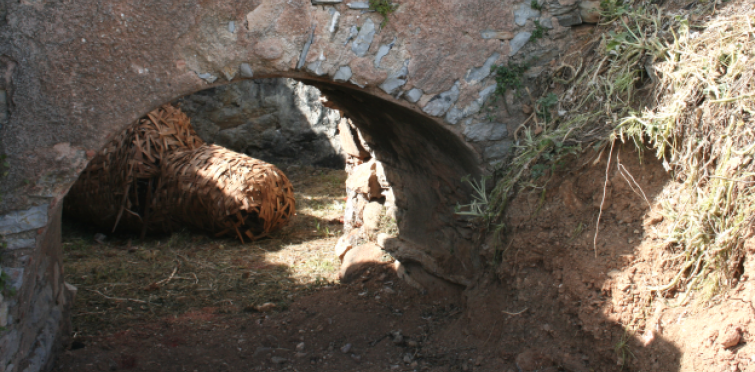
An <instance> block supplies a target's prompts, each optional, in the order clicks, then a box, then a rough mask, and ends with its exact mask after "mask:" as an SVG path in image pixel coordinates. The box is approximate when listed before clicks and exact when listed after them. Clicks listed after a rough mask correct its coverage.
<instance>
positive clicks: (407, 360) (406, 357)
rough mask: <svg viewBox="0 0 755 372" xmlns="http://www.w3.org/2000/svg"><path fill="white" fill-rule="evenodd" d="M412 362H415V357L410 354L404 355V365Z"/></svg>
mask: <svg viewBox="0 0 755 372" xmlns="http://www.w3.org/2000/svg"><path fill="white" fill-rule="evenodd" d="M412 361H414V356H412V354H409V353H406V354H404V363H407V364H409V363H411V362H412Z"/></svg>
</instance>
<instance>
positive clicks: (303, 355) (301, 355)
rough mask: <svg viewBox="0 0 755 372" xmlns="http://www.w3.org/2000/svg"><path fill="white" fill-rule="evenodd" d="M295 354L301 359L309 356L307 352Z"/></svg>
mask: <svg viewBox="0 0 755 372" xmlns="http://www.w3.org/2000/svg"><path fill="white" fill-rule="evenodd" d="M295 356H296V357H297V358H299V359H301V358H304V357H305V356H307V353H302V352H299V353H296V354H295Z"/></svg>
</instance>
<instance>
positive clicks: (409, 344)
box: [406, 340, 419, 347]
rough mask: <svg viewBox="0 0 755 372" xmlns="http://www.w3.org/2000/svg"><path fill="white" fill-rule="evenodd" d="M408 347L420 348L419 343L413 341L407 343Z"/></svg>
mask: <svg viewBox="0 0 755 372" xmlns="http://www.w3.org/2000/svg"><path fill="white" fill-rule="evenodd" d="M406 346H408V347H417V346H419V343H417V341H414V340H411V341H407V342H406Z"/></svg>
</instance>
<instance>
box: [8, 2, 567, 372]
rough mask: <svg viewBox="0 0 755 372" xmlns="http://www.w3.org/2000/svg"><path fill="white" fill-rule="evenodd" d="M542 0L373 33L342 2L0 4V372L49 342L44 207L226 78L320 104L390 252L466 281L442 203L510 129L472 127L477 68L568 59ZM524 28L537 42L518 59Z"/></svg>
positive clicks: (479, 87) (61, 318)
mask: <svg viewBox="0 0 755 372" xmlns="http://www.w3.org/2000/svg"><path fill="white" fill-rule="evenodd" d="M397 2H398V1H397ZM399 3H400V2H399ZM545 3H553V5H552V6H551V7H549V6H545V8H544V10H542V11H541V10H535V9H531V8H530V4H531V2H529V1H519V2H518V1H515V0H504V1H501V0H474V1H458V2H456V1H443V0H423V1H407V2H404V3H401V5H400V6H399V8H398V9H397V10H396V11H395V13H393V14H391V15H390V16H389V17H388V20H387V23H385V24H384V25H382V26H381V24H382V23H383V19H382V17H381V16H380V15H379V14H377V13H374V12H369V11H366V10H365V9H364V6H365V3H363V2H357V1H349V0H346V1H339V0H230V1H228V0H223V1H221V0H194V1H181V2H166V1H153V0H126V1H114V0H105V1H95V0H84V1H75V2H74V1H70V2H66V1H49V0H22V1H20V2H14V1H9V0H8V1H2V2H0V5H1V6H0V13H2V15H3V21H2V22H0V71H1V72H2V74H1V75H0V90H1V91H2V92H0V98H2V99H0V133H1V135H0V154H5V155H7V156H8V163H9V169H8V176H7V177H5V178H3V179H2V183H0V194H2V201H0V234H3V235H4V236H5V238H6V240H7V242H8V249H6V250H5V254H4V255H3V257H2V267H3V271H4V272H6V273H8V274H10V279H9V282H10V285H12V286H14V287H16V288H17V289H18V292H17V294H16V296H14V297H13V298H10V299H4V300H3V301H2V304H3V305H2V306H3V308H1V309H0V315H3V317H4V319H3V321H4V322H5V324H3V326H4V327H6V328H7V330H6V331H4V332H3V333H1V334H0V371H3V370H13V371H16V370H19V371H21V370H23V371H37V370H41V369H43V368H45V367H46V366H49V364H50V363H51V360H52V358H51V355H53V350H54V347H55V346H56V345H59V344H60V339H61V337H62V336H63V335H65V334H66V328H65V324H66V317H67V315H66V309H67V307H68V304H69V302H70V293H69V291H68V290H67V288H66V285H65V283H64V281H63V268H62V266H61V265H60V226H59V221H60V204H61V201H62V197H63V196H64V195H65V194H66V192H67V190H68V188H69V187H70V185H71V184H72V183H73V182H74V181H75V179H76V178H77V176H78V174H79V173H80V172H81V170H82V169H83V168H84V167H85V165H86V163H87V161H88V159H89V158H91V157H92V156H93V155H94V153H95V152H96V151H97V150H98V149H99V148H100V147H101V146H102V145H103V144H104V143H105V142H106V141H107V140H108V137H109V136H111V135H112V134H113V133H115V132H116V131H118V130H121V129H123V128H124V127H125V126H126V125H128V124H129V123H131V122H133V121H134V120H136V119H137V118H139V117H140V116H141V115H143V114H144V113H146V112H148V111H150V110H151V109H153V108H155V107H157V106H158V105H160V104H162V103H165V102H169V101H171V100H172V99H174V98H176V97H179V96H182V95H186V94H189V93H192V92H195V91H198V90H201V89H205V88H208V87H210V86H212V85H217V84H221V83H226V82H229V81H234V80H237V79H243V78H265V77H290V78H295V79H299V80H301V81H305V82H307V83H309V84H313V85H315V86H317V87H319V88H320V89H321V90H323V92H324V93H325V94H326V95H327V96H328V97H329V98H330V99H331V100H332V101H334V102H335V103H336V104H337V105H339V106H340V107H341V108H342V109H343V110H344V111H345V112H346V113H347V114H348V115H349V116H351V117H353V118H355V121H356V122H357V123H358V125H360V128H362V129H363V131H364V132H365V133H366V134H367V135H368V136H370V137H371V138H372V140H373V141H374V142H375V144H376V149H377V150H378V153H379V154H380V155H379V156H381V157H382V159H381V160H383V161H385V162H386V163H387V164H389V165H390V166H391V168H392V169H393V170H392V171H393V172H395V174H394V175H393V178H394V179H396V180H400V181H401V183H402V185H401V188H402V190H404V191H403V192H404V195H403V198H404V200H405V202H406V205H407V210H408V211H410V212H409V213H410V215H409V216H407V217H406V219H405V220H406V226H404V227H403V229H402V234H403V235H402V238H405V239H406V240H407V241H408V242H410V243H411V244H412V246H413V247H415V248H416V247H419V248H418V249H417V250H416V252H419V256H418V258H417V259H418V260H420V261H421V260H425V259H427V258H430V260H429V261H428V262H429V265H431V266H432V265H435V266H434V267H432V268H431V271H433V272H434V273H435V274H437V275H441V276H445V277H447V278H448V279H451V280H454V281H456V282H460V283H464V282H468V281H469V280H471V278H473V276H474V273H475V270H476V268H477V265H478V263H477V260H478V258H477V257H478V255H476V254H475V252H474V249H475V248H474V246H473V244H472V243H471V241H470V240H469V237H470V236H471V230H469V229H468V228H467V227H466V226H465V222H464V221H462V220H459V219H457V218H456V217H455V216H454V215H453V213H452V209H451V206H452V205H453V204H455V203H456V202H464V201H465V200H466V199H467V196H466V195H468V192H469V190H468V189H465V188H464V187H465V186H464V185H463V184H462V183H461V182H460V178H461V176H463V175H466V174H473V175H478V174H480V173H481V172H482V171H483V170H484V168H485V166H486V165H487V163H489V162H490V161H493V160H496V159H499V158H501V157H502V156H503V154H504V153H505V150H506V149H507V148H508V147H510V146H511V141H510V140H509V139H508V138H507V135H506V133H507V131H506V129H507V125H508V126H509V127H510V126H511V125H512V124H511V123H514V122H516V121H517V120H520V119H521V115H522V114H521V113H512V114H511V115H510V119H511V123H493V124H496V125H492V124H490V123H485V122H483V120H482V119H480V115H478V113H479V111H480V107H481V105H482V104H483V103H484V102H485V101H486V100H487V98H488V97H490V95H491V94H492V93H493V90H494V88H495V82H494V81H493V80H492V77H490V76H489V75H490V67H491V65H493V64H494V63H498V64H501V63H505V62H506V61H507V60H509V59H511V58H520V57H521V56H522V54H526V55H528V56H538V57H539V62H538V63H540V64H542V65H544V64H546V63H548V62H549V61H551V60H552V59H553V58H554V57H555V56H557V55H558V53H559V52H560V51H563V50H565V48H566V47H567V46H568V43H565V42H563V40H562V41H554V40H553V39H554V38H562V39H563V38H564V36H568V35H569V31H568V28H566V27H562V26H563V25H567V26H568V24H565V23H563V22H562V19H561V18H563V17H566V16H564V14H566V15H568V16H570V17H571V18H568V19H567V18H564V19H567V20H570V19H574V18H575V17H576V18H579V14H577V15H576V16H575V15H574V12H575V11H577V10H576V8H577V5H576V3H574V4H571V5H559V3H558V2H556V1H552V2H550V1H546V2H545ZM545 5H547V4H545ZM559 17H561V18H559ZM536 19H540V20H541V21H542V22H541V24H544V25H547V26H549V27H552V30H551V36H550V37H549V38H546V39H543V40H542V41H539V42H538V44H537V45H536V46H535V45H534V43H528V41H529V40H530V35H531V33H530V31H532V30H533V28H534V27H535V26H534V25H533V20H536ZM564 22H566V21H564ZM580 22H581V21H580ZM525 44H527V45H525ZM423 247H424V248H423ZM451 248H453V249H451Z"/></svg>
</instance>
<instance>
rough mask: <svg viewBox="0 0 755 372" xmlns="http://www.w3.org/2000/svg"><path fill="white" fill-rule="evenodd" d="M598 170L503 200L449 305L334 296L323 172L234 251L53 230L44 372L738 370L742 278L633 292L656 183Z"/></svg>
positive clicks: (386, 274)
mask: <svg viewBox="0 0 755 372" xmlns="http://www.w3.org/2000/svg"><path fill="white" fill-rule="evenodd" d="M607 157H608V156H607V153H606V152H604V153H601V154H598V153H594V152H592V151H588V152H586V153H585V154H583V155H582V156H581V157H579V158H578V159H574V160H573V163H572V164H571V165H569V166H567V167H565V168H564V169H569V170H570V171H568V172H565V171H564V172H556V173H555V174H548V173H547V172H546V173H545V174H544V175H543V176H541V179H539V180H538V182H537V183H536V184H537V185H538V186H536V187H535V188H532V189H528V190H525V191H523V192H520V193H519V194H518V195H517V197H516V198H515V199H514V201H513V203H512V204H511V206H510V208H509V213H508V216H507V219H506V226H507V233H506V238H505V239H504V241H503V242H502V243H501V244H499V245H497V246H496V245H495V244H494V242H493V241H490V240H488V241H486V242H480V245H481V251H482V252H483V255H484V257H485V259H486V260H487V269H486V271H485V272H484V273H483V274H482V275H481V276H480V278H478V280H477V281H476V284H475V285H473V286H472V287H471V288H467V289H466V290H465V291H463V292H453V291H451V292H448V293H444V294H434V295H432V296H431V295H427V294H423V292H422V291H418V290H417V289H415V288H412V287H410V286H408V285H407V284H406V283H404V282H402V281H401V280H400V279H398V278H397V277H396V274H395V273H394V271H393V265H391V264H390V263H382V264H380V263H376V264H375V266H373V267H371V268H370V269H369V270H368V271H366V272H364V273H363V274H362V275H361V277H360V278H359V279H358V280H356V281H354V282H351V283H349V284H341V283H339V281H338V280H337V270H338V262H337V258H333V257H332V256H333V254H332V248H333V245H334V244H335V241H336V239H337V236H338V234H339V233H338V232H336V231H340V225H339V224H338V218H339V217H340V215H341V214H342V210H341V209H342V208H343V204H342V200H343V192H342V191H341V187H342V184H343V172H340V171H329V170H319V169H313V168H298V169H286V173H287V174H288V175H289V176H290V177H291V179H292V182H293V184H294V187H295V188H296V190H297V195H296V196H297V203H300V204H298V207H299V208H298V210H299V212H298V216H297V218H296V219H294V222H293V224H292V225H291V226H290V227H288V228H286V229H284V230H283V231H281V232H280V233H279V234H276V235H274V236H273V238H272V239H269V240H263V241H259V242H255V243H251V244H249V243H248V244H239V243H237V242H234V241H232V240H216V239H212V238H209V237H206V236H204V235H201V234H199V233H193V232H181V233H178V234H173V235H172V236H171V237H164V238H162V239H158V238H152V239H149V240H148V241H144V242H138V241H136V240H131V243H130V245H129V243H128V239H127V238H126V237H123V238H121V237H113V238H108V239H107V240H106V242H105V244H98V243H95V242H93V241H92V238H91V232H87V233H85V232H83V231H82V230H81V229H74V228H69V229H67V231H66V232H64V235H65V237H64V241H65V244H66V255H67V263H66V265H67V266H66V275H67V276H68V278H69V281H70V282H72V283H73V284H75V285H77V286H78V287H79V295H78V298H77V300H76V305H75V309H74V318H73V319H74V327H75V330H76V333H75V335H74V342H73V343H72V344H71V345H70V346H69V348H68V349H67V350H66V351H65V352H64V353H63V354H62V355H61V356H60V358H59V360H58V362H57V365H56V367H55V370H56V371H102V370H134V371H225V370H227V371H241V370H259V371H261V370H294V371H391V370H397V371H415V370H416V371H504V372H507V371H512V372H514V371H575V372H577V371H585V372H588V371H753V370H755V349H753V346H752V345H750V344H749V343H748V341H749V339H750V334H751V331H752V332H755V330H753V329H752V328H751V327H752V326H751V325H750V323H751V320H752V317H753V313H755V308H753V307H752V305H751V303H752V302H751V301H752V295H753V293H755V292H754V290H755V288H754V287H753V285H752V283H751V281H750V280H748V279H749V272H750V270H749V269H750V268H751V267H752V265H755V264H754V263H753V262H752V260H750V259H749V258H748V259H746V260H745V262H744V270H743V275H741V276H740V277H739V278H737V279H736V280H737V282H736V283H730V284H731V286H732V287H733V289H731V290H726V288H724V291H723V292H720V293H719V294H718V295H717V296H715V297H713V298H712V299H711V300H710V301H707V302H701V301H697V300H696V299H695V298H692V299H690V300H689V301H686V302H684V303H683V304H681V305H678V304H677V302H678V301H679V299H680V295H681V294H679V293H673V292H671V293H658V292H651V291H650V290H649V287H650V286H653V285H659V284H665V283H667V282H668V280H669V279H670V278H671V277H672V276H673V275H674V274H675V273H676V271H674V270H672V269H671V267H672V264H673V256H674V251H673V248H671V247H669V245H668V244H665V243H664V242H663V241H662V240H660V239H659V237H658V236H659V235H658V232H659V231H663V229H667V228H668V227H669V226H668V221H667V220H664V218H663V215H662V213H661V206H660V205H659V204H658V202H659V201H660V200H662V199H663V195H664V193H669V192H674V190H675V188H674V183H673V182H671V180H670V179H669V177H668V175H667V174H666V172H665V171H664V170H663V167H662V166H661V165H660V164H659V163H657V162H655V161H652V160H650V159H648V158H647V156H646V157H645V160H644V162H641V161H640V160H639V159H640V157H639V156H638V154H637V153H636V152H635V151H634V149H633V148H632V146H624V147H620V146H619V147H617V150H616V151H615V152H614V155H613V158H612V166H611V168H610V170H609V171H608V172H606V165H607V164H606V161H607ZM606 173H608V182H607V183H606ZM604 190H605V193H606V197H605V200H604V198H603V193H604ZM603 200H604V201H603ZM601 205H602V208H601ZM601 209H602V214H601V213H600V211H601ZM599 214H601V216H600V230H599V234H598V235H597V239H596V238H595V226H596V221H597V219H598V215H599ZM318 224H319V227H318ZM87 234H89V235H87ZM594 242H597V244H594ZM752 250H755V244H753V246H752ZM175 268H177V269H175ZM174 269H175V270H176V271H175V273H173V270H174ZM139 301H145V302H139ZM266 303H272V304H274V307H272V308H265V307H268V306H271V305H264V304H266ZM261 305H262V307H261V308H260V306H261Z"/></svg>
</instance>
